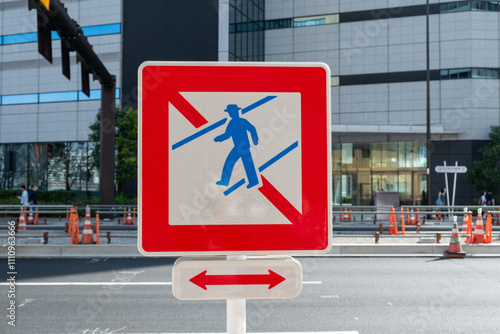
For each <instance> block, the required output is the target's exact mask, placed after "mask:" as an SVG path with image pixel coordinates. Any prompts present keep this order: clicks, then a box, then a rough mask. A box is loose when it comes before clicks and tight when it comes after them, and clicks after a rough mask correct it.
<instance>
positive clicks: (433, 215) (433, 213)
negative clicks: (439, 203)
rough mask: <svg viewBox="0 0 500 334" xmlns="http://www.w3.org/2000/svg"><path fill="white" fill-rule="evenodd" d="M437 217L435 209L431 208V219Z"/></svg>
mask: <svg viewBox="0 0 500 334" xmlns="http://www.w3.org/2000/svg"><path fill="white" fill-rule="evenodd" d="M436 219H437V216H436V209H435V208H434V209H432V216H431V220H436Z"/></svg>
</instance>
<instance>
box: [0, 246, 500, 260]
mask: <svg viewBox="0 0 500 334" xmlns="http://www.w3.org/2000/svg"><path fill="white" fill-rule="evenodd" d="M462 248H463V250H464V252H466V253H467V254H468V255H469V256H474V257H478V256H487V257H500V245H497V244H495V245H491V244H490V245H462ZM447 249H448V245H443V244H425V245H415V244H398V245H367V244H345V245H334V246H333V247H332V249H331V250H330V252H329V253H328V254H323V255H320V256H322V257H343V256H345V257H367V256H381V257H386V256H395V257H404V256H412V257H414V256H431V257H435V256H442V255H443V252H444V251H445V250H447ZM9 255H10V256H12V255H14V254H13V253H12V252H11V254H9V249H8V246H6V245H2V246H1V247H0V258H7V257H8V256H9ZM15 257H16V258H53V257H56V258H88V257H93V258H108V257H122V258H128V257H143V255H142V254H140V253H139V251H138V250H137V246H136V245H22V246H15Z"/></svg>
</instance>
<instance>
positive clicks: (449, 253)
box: [443, 250, 467, 257]
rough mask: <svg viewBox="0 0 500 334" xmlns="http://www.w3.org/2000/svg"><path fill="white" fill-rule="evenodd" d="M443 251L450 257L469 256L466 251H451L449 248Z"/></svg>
mask: <svg viewBox="0 0 500 334" xmlns="http://www.w3.org/2000/svg"><path fill="white" fill-rule="evenodd" d="M443 253H444V255H446V256H448V257H466V256H467V253H465V252H450V251H448V250H445V251H444V252H443Z"/></svg>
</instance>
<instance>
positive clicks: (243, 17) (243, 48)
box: [229, 0, 264, 61]
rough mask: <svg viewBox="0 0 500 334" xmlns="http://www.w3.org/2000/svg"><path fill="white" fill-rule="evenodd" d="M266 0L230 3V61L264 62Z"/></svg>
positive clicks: (232, 0) (234, 1)
mask: <svg viewBox="0 0 500 334" xmlns="http://www.w3.org/2000/svg"><path fill="white" fill-rule="evenodd" d="M263 21H264V0H249V1H238V0H230V1H229V24H230V27H229V60H230V61H264V29H263V27H261V25H262V24H263Z"/></svg>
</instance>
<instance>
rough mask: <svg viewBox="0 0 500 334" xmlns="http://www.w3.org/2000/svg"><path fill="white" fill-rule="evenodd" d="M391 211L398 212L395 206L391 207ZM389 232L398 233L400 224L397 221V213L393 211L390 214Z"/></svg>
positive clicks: (391, 233)
mask: <svg viewBox="0 0 500 334" xmlns="http://www.w3.org/2000/svg"><path fill="white" fill-rule="evenodd" d="M391 212H396V211H395V210H394V207H392V208H391ZM389 234H390V235H397V234H398V225H397V222H396V214H395V213H391V214H390V216H389Z"/></svg>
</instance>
